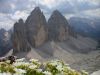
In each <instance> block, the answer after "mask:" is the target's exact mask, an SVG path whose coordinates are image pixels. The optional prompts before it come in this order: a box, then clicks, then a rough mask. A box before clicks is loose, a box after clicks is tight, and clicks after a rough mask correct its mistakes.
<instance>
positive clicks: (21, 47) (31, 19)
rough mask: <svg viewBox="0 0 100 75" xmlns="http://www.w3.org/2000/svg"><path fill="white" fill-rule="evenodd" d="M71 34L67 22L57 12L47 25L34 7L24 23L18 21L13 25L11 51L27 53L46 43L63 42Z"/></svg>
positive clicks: (40, 13)
mask: <svg viewBox="0 0 100 75" xmlns="http://www.w3.org/2000/svg"><path fill="white" fill-rule="evenodd" d="M71 32H72V31H71V28H70V27H69V24H68V22H67V20H66V19H65V17H64V16H63V15H62V14H61V13H60V12H59V11H57V10H56V11H54V12H53V13H52V15H51V17H50V18H49V20H48V23H47V22H46V19H45V16H44V14H43V12H41V10H40V8H39V7H36V8H35V9H34V10H33V11H32V12H31V14H30V15H29V16H28V18H27V19H26V21H25V23H24V22H23V20H22V19H20V20H19V21H18V22H16V23H15V24H14V32H13V49H14V51H15V52H19V51H29V50H30V49H31V48H37V47H40V46H41V45H43V44H44V43H45V42H46V41H50V40H54V41H64V40H67V39H68V37H69V36H70V34H71Z"/></svg>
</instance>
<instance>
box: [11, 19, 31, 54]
mask: <svg viewBox="0 0 100 75" xmlns="http://www.w3.org/2000/svg"><path fill="white" fill-rule="evenodd" d="M12 37H13V49H14V53H15V52H19V51H28V50H30V46H29V44H28V41H27V38H26V29H25V24H24V22H23V20H22V19H20V20H19V22H16V23H15V24H14V32H13V35H12Z"/></svg>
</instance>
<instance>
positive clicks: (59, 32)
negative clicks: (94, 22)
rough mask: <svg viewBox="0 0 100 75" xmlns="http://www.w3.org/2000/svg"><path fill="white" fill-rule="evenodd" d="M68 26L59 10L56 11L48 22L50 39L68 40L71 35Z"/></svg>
mask: <svg viewBox="0 0 100 75" xmlns="http://www.w3.org/2000/svg"><path fill="white" fill-rule="evenodd" d="M68 26H69V24H68V22H67V20H66V18H65V17H64V16H63V15H62V14H61V13H60V12H59V11H58V10H55V11H54V12H53V13H52V15H51V17H50V18H49V20H48V30H49V39H51V40H59V41H63V40H66V39H67V37H68V33H69V27H68Z"/></svg>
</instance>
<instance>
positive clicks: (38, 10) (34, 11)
mask: <svg viewBox="0 0 100 75" xmlns="http://www.w3.org/2000/svg"><path fill="white" fill-rule="evenodd" d="M39 12H40V13H41V9H40V7H35V8H34V10H33V11H32V12H31V14H33V13H39Z"/></svg>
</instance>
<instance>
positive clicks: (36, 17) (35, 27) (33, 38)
mask: <svg viewBox="0 0 100 75" xmlns="http://www.w3.org/2000/svg"><path fill="white" fill-rule="evenodd" d="M25 25H26V27H27V33H26V34H27V39H28V41H29V43H30V44H31V45H32V47H38V46H41V45H42V44H43V43H44V42H45V41H46V39H47V23H46V19H45V16H44V15H43V12H41V10H40V8H39V7H36V8H35V9H34V10H33V11H32V12H31V14H30V16H28V18H27V20H26V22H25Z"/></svg>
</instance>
